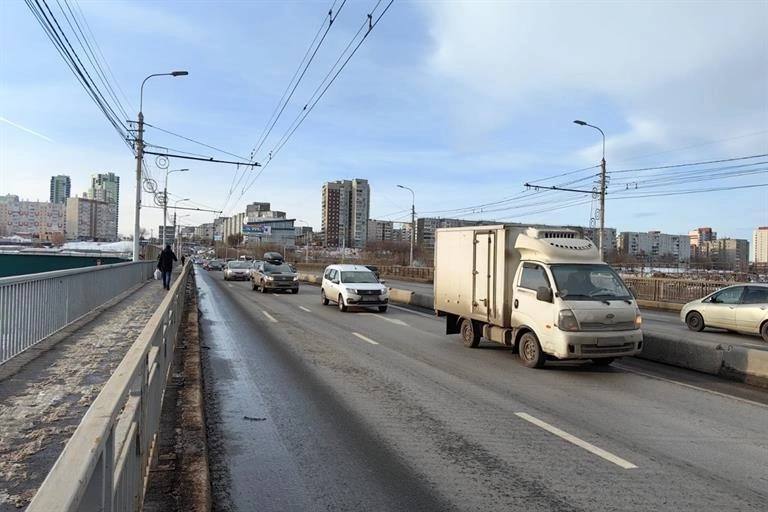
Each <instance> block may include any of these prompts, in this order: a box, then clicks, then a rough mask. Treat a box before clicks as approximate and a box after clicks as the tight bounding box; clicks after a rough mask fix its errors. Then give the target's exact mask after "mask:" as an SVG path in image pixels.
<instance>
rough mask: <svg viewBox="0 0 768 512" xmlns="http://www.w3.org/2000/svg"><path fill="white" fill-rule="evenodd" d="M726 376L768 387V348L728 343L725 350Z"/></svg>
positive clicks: (724, 373)
mask: <svg viewBox="0 0 768 512" xmlns="http://www.w3.org/2000/svg"><path fill="white" fill-rule="evenodd" d="M721 373H722V374H723V375H724V376H727V377H731V378H736V379H737V380H741V381H743V382H746V383H748V384H752V385H754V386H760V387H765V388H768V350H756V349H753V348H747V347H740V346H737V345H728V346H727V347H724V350H723V367H722V371H721Z"/></svg>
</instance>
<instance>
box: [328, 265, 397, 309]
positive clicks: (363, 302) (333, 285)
mask: <svg viewBox="0 0 768 512" xmlns="http://www.w3.org/2000/svg"><path fill="white" fill-rule="evenodd" d="M320 296H321V298H322V301H323V305H324V306H327V305H328V303H329V302H330V301H333V302H335V303H336V304H338V305H339V310H341V311H347V309H348V307H349V306H377V307H378V308H379V311H380V312H382V313H384V312H385V311H386V310H387V305H388V304H389V290H388V289H387V287H386V286H384V285H383V284H382V283H381V282H379V280H378V279H377V278H376V275H375V274H374V273H373V272H371V271H370V269H368V268H366V267H364V266H362V265H329V266H328V267H326V268H325V272H323V284H322V285H321V287H320Z"/></svg>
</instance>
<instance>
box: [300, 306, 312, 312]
mask: <svg viewBox="0 0 768 512" xmlns="http://www.w3.org/2000/svg"><path fill="white" fill-rule="evenodd" d="M299 309H300V310H302V311H306V312H307V313H311V312H312V310H311V309H309V308H305V307H304V306H299Z"/></svg>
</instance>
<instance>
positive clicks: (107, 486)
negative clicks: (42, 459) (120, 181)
mask: <svg viewBox="0 0 768 512" xmlns="http://www.w3.org/2000/svg"><path fill="white" fill-rule="evenodd" d="M191 268H192V265H191V263H188V264H187V265H185V266H184V268H183V269H182V271H181V274H180V275H179V277H178V278H177V279H176V281H175V282H174V283H173V285H172V287H171V291H170V292H169V293H168V294H167V295H166V296H165V298H164V299H163V301H162V302H161V303H160V306H159V307H158V309H157V311H156V312H155V313H154V314H153V315H152V318H150V320H149V322H148V323H147V325H146V327H144V329H143V330H142V331H141V333H140V334H139V336H138V338H136V341H134V343H133V345H131V348H130V349H129V350H128V352H127V354H126V355H125V357H124V358H123V360H122V361H121V362H120V364H119V365H118V367H117V368H116V369H115V371H114V373H113V374H112V377H110V379H109V380H108V381H107V383H106V384H105V385H104V387H103V388H102V390H101V392H100V393H99V395H98V396H97V397H96V399H95V400H94V401H93V403H92V404H91V406H90V408H89V409H88V411H87V412H86V413H85V416H84V417H83V419H82V421H81V422H80V425H78V427H77V430H75V432H74V434H72V438H71V439H70V440H69V442H68V443H67V445H66V446H65V447H64V450H63V451H62V453H61V455H60V456H59V458H58V459H57V460H56V463H55V464H54V466H53V468H52V469H51V471H50V472H49V473H48V476H47V477H46V478H45V481H44V482H43V484H42V485H41V486H40V488H39V489H38V491H37V494H36V495H35V497H34V498H33V499H32V502H31V503H30V504H29V507H28V508H27V512H86V511H94V510H99V511H104V512H124V511H125V512H129V511H131V512H133V511H137V510H140V508H141V504H142V501H143V498H144V489H145V484H146V478H147V475H148V472H149V464H150V460H151V455H152V450H153V447H154V441H155V437H156V435H157V432H158V429H159V426H160V413H161V406H162V400H163V394H164V392H165V385H166V381H167V378H168V372H169V371H170V368H171V366H172V364H173V354H174V349H175V345H176V335H177V333H178V330H179V325H180V323H181V319H182V313H183V310H184V298H185V289H186V285H187V280H188V277H189V273H190V270H191Z"/></svg>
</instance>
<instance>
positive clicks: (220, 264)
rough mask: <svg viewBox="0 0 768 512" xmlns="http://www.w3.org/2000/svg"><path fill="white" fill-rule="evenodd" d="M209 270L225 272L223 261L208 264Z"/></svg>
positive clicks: (212, 261) (213, 261)
mask: <svg viewBox="0 0 768 512" xmlns="http://www.w3.org/2000/svg"><path fill="white" fill-rule="evenodd" d="M208 270H224V262H223V261H221V260H211V261H209V262H208Z"/></svg>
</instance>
